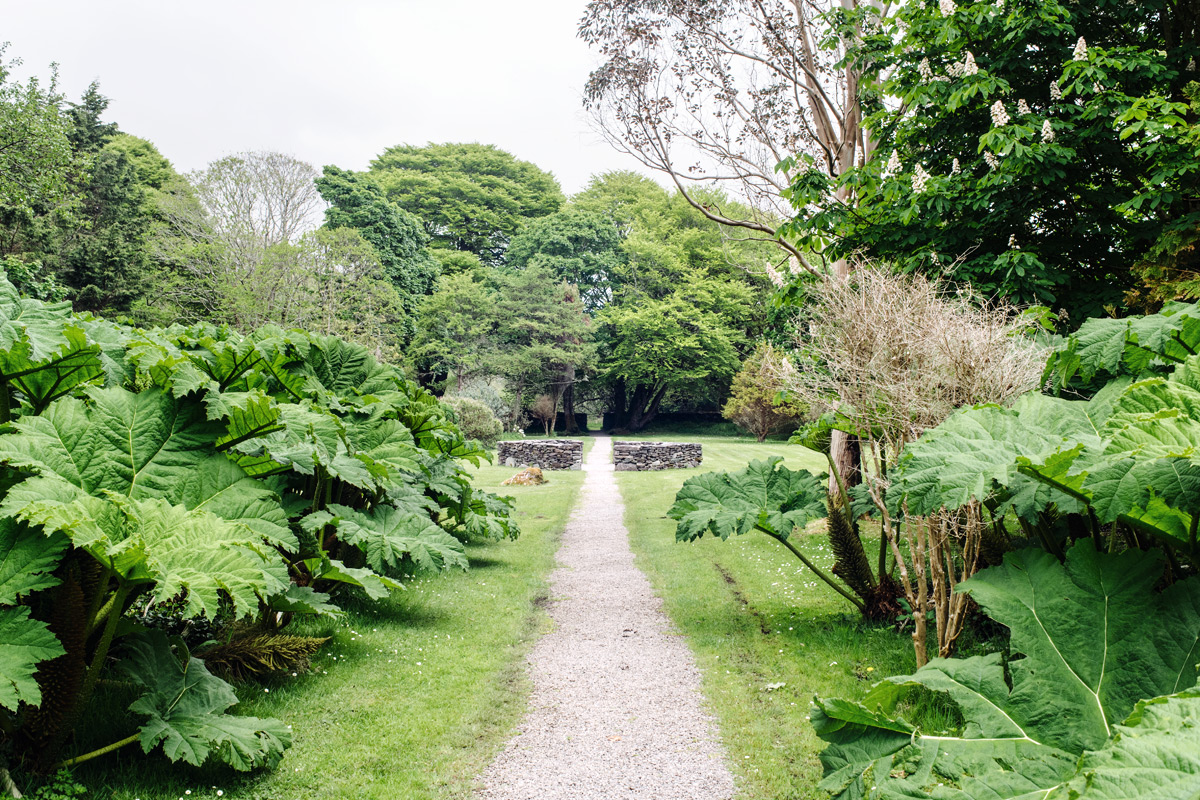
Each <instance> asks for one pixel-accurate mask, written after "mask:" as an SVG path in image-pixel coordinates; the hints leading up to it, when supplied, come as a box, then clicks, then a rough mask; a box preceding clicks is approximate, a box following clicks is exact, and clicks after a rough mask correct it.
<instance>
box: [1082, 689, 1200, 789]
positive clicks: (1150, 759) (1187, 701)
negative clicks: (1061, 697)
mask: <svg viewBox="0 0 1200 800" xmlns="http://www.w3.org/2000/svg"><path fill="white" fill-rule="evenodd" d="M1070 789H1071V795H1070V796H1071V797H1072V798H1079V800H1177V798H1185V797H1186V798H1191V797H1200V695H1198V693H1197V692H1196V691H1195V690H1190V691H1187V692H1181V693H1179V694H1176V695H1172V696H1166V697H1156V698H1153V699H1151V700H1144V701H1142V702H1141V703H1138V705H1137V708H1136V709H1134V711H1133V713H1132V714H1131V715H1130V716H1129V719H1127V720H1126V721H1125V724H1124V725H1119V726H1117V727H1116V729H1115V735H1114V736H1113V739H1112V741H1111V742H1109V744H1108V745H1107V746H1106V747H1104V748H1103V749H1101V750H1097V751H1095V752H1090V753H1085V754H1084V756H1083V759H1082V761H1081V762H1080V769H1079V775H1078V776H1077V777H1076V778H1075V779H1074V780H1072V781H1071V784H1070ZM1064 794H1065V793H1064Z"/></svg>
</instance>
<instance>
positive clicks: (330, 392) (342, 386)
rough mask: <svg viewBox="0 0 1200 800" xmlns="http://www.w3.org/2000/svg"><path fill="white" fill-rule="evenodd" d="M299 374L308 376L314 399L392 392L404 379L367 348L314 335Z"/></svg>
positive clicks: (306, 388) (343, 397)
mask: <svg viewBox="0 0 1200 800" xmlns="http://www.w3.org/2000/svg"><path fill="white" fill-rule="evenodd" d="M296 372H298V373H300V374H303V375H305V377H306V382H305V386H304V388H305V391H306V392H308V393H309V394H310V395H311V396H313V397H320V396H332V397H336V398H339V399H350V398H353V397H357V396H361V395H370V394H376V393H378V392H385V391H392V390H395V388H396V386H397V383H398V382H399V381H400V380H401V378H400V376H399V374H398V373H397V372H396V370H395V368H394V367H390V366H388V365H386V364H380V363H379V362H378V361H376V360H375V357H374V356H372V355H371V353H370V352H369V351H368V350H367V349H366V348H365V347H363V346H362V345H359V344H353V343H351V342H347V341H344V340H342V339H339V338H337V337H335V336H313V337H312V339H311V344H310V347H309V349H308V351H307V353H306V354H305V358H304V360H303V361H302V362H301V363H300V364H299V366H298V367H297V369H296Z"/></svg>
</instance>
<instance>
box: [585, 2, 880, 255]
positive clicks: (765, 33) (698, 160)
mask: <svg viewBox="0 0 1200 800" xmlns="http://www.w3.org/2000/svg"><path fill="white" fill-rule="evenodd" d="M889 5H890V4H888V3H886V2H880V1H879V0H866V2H859V0H840V1H839V2H827V1H826V0H817V2H806V1H805V0H733V2H701V3H697V2H691V1H690V0H591V2H589V3H588V5H587V10H586V11H585V13H584V17H583V19H582V21H581V22H580V27H579V35H580V37H581V38H583V39H584V40H585V41H586V42H587V43H588V44H589V45H591V46H592V47H593V48H595V49H596V50H597V51H598V52H599V54H600V55H601V57H602V58H603V59H604V61H603V63H602V64H601V66H600V67H599V68H597V69H596V70H595V71H594V72H593V73H592V75H591V77H590V79H589V81H588V83H587V87H586V90H585V105H586V106H587V107H588V109H590V111H591V112H592V114H593V117H594V119H595V120H596V123H597V126H598V127H599V129H600V131H601V132H602V133H603V134H604V135H605V137H606V138H607V139H608V140H609V141H610V142H611V143H612V144H613V145H614V146H615V147H616V148H617V149H619V150H622V151H623V152H626V153H629V154H630V155H632V156H634V157H635V158H637V159H638V160H639V161H640V162H641V163H642V164H644V165H645V166H647V167H650V168H651V169H654V170H656V171H658V172H661V173H663V174H665V175H667V176H669V177H670V179H671V181H672V182H673V183H674V184H675V186H676V187H677V188H678V189H679V191H680V193H681V194H682V195H683V197H685V198H687V200H688V201H689V202H691V203H692V205H694V206H695V207H696V208H697V209H699V210H700V211H701V212H702V213H703V214H704V215H705V216H707V217H708V218H709V219H711V220H714V221H716V222H719V223H721V224H722V225H726V226H730V227H731V228H735V229H739V230H740V231H741V232H742V233H743V234H744V235H749V236H755V237H758V238H764V239H774V240H776V241H778V242H779V244H780V245H781V246H782V247H783V248H784V250H785V251H787V253H788V255H790V256H791V257H792V258H795V259H797V260H798V261H799V262H800V263H801V264H802V265H803V266H805V267H806V268H808V269H809V270H810V271H817V266H816V265H813V264H810V263H809V260H808V258H806V256H808V255H810V253H807V252H802V251H801V249H800V248H797V247H796V246H794V245H793V244H792V243H791V242H790V241H788V239H787V237H781V236H779V223H780V222H781V221H782V220H784V219H787V218H789V217H791V216H792V214H793V213H794V212H793V210H792V208H791V206H790V204H789V203H788V201H787V199H786V198H785V197H784V195H785V194H786V190H787V188H788V186H789V185H790V183H791V181H792V179H793V178H794V177H795V176H796V174H797V172H798V169H797V162H796V161H795V160H794V158H793V157H794V156H795V155H796V154H798V153H800V154H805V155H806V156H807V157H808V158H810V159H811V163H812V164H813V165H814V166H815V168H817V169H819V170H821V171H822V172H824V173H825V174H827V175H829V176H832V177H837V176H838V175H841V174H842V173H844V172H846V171H847V170H849V169H852V168H853V167H855V166H859V165H861V164H863V163H864V162H865V161H866V160H867V159H869V158H870V156H871V154H872V152H873V151H874V149H875V143H874V141H873V139H872V137H871V136H870V134H869V133H868V132H867V131H866V130H865V129H864V128H863V125H862V120H863V117H864V113H865V110H866V106H867V105H868V104H869V103H870V102H871V98H872V97H873V95H872V91H871V88H872V87H871V83H872V80H873V77H872V76H873V74H874V73H873V71H872V69H871V68H870V66H869V65H868V64H864V63H863V61H862V60H861V59H860V58H859V54H860V53H861V52H862V48H863V43H864V40H866V39H869V38H870V37H872V36H876V35H878V33H879V31H880V20H881V19H882V18H884V17H886V15H887V14H888V13H889ZM781 164H782V165H784V166H782V167H780V165H781ZM714 183H715V184H717V185H721V186H725V187H728V190H729V193H730V194H732V195H736V196H739V197H741V198H742V199H744V200H746V201H747V202H748V203H749V208H748V209H744V210H740V211H741V213H739V211H734V210H731V209H729V208H727V207H725V206H723V205H721V204H718V203H714V202H712V201H711V200H710V199H706V198H703V197H700V196H698V195H697V194H696V193H695V191H694V188H693V187H695V186H697V185H708V184H714ZM847 199H848V198H847ZM833 269H834V271H835V272H836V273H838V274H844V273H845V272H846V270H847V269H848V265H847V263H846V262H845V261H835V263H834V264H833Z"/></svg>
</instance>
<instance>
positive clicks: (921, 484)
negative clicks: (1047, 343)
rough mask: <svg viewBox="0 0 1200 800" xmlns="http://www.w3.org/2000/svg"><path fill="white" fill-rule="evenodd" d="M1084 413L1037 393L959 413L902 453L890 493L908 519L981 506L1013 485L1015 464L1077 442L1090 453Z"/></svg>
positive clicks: (1090, 428) (1096, 442)
mask: <svg viewBox="0 0 1200 800" xmlns="http://www.w3.org/2000/svg"><path fill="white" fill-rule="evenodd" d="M1089 410H1091V409H1089V405H1088V403H1085V402H1082V401H1069V400H1061V399H1059V398H1056V397H1047V396H1045V395H1041V394H1032V395H1026V396H1025V397H1023V398H1021V400H1019V401H1018V402H1017V403H1016V404H1015V405H1014V407H1013V408H1010V409H1006V408H1001V407H999V406H993V405H986V406H978V407H975V408H968V409H964V410H961V411H959V412H957V413H955V414H952V415H951V416H950V417H949V418H947V419H946V420H945V421H944V422H943V423H942V424H940V425H938V426H937V427H936V428H934V429H932V430H930V431H927V432H926V433H925V434H924V435H923V436H921V438H919V439H918V440H916V441H915V442H912V443H911V444H909V445H908V446H907V447H906V448H905V449H904V453H903V456H902V457H901V460H900V464H899V466H898V469H897V470H896V471H895V472H894V473H893V474H892V486H891V493H892V495H893V496H894V497H899V496H903V497H904V498H905V499H906V500H907V502H908V510H909V511H910V512H911V513H914V514H929V513H932V512H934V511H936V510H937V509H939V508H941V507H943V506H945V507H946V508H959V507H961V506H963V505H965V504H966V503H968V502H969V501H971V500H979V501H987V500H988V499H989V498H992V497H994V496H995V494H996V487H997V484H999V485H1000V486H1001V487H1007V486H1009V485H1010V484H1013V483H1016V482H1017V475H1018V466H1019V459H1022V458H1023V459H1027V460H1028V461H1031V462H1035V463H1041V462H1044V461H1045V460H1046V459H1048V458H1050V457H1051V456H1053V455H1055V454H1057V453H1059V452H1061V451H1064V450H1070V449H1072V448H1075V447H1078V445H1079V444H1080V443H1083V444H1085V445H1089V446H1091V447H1096V448H1098V447H1099V446H1100V437H1099V435H1098V433H1097V427H1098V426H1097V423H1096V421H1095V420H1093V418H1092V416H1090V415H1089ZM1018 487H1019V483H1018ZM1054 499H1056V498H1055V497H1053V496H1050V497H1047V500H1054Z"/></svg>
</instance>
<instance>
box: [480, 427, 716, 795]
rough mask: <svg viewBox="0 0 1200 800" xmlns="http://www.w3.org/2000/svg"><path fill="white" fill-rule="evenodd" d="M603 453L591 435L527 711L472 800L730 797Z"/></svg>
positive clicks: (683, 654)
mask: <svg viewBox="0 0 1200 800" xmlns="http://www.w3.org/2000/svg"><path fill="white" fill-rule="evenodd" d="M611 453H612V443H611V440H609V439H607V438H598V439H597V440H596V442H595V444H594V446H593V447H592V450H591V453H590V454H589V455H588V459H587V463H586V464H585V465H584V469H585V470H586V471H587V476H586V477H585V479H584V484H583V495H582V497H581V499H580V503H579V506H578V507H577V508H576V509H575V512H574V514H573V515H572V517H571V521H570V522H569V523H568V524H567V527H566V530H565V531H564V533H563V541H562V546H561V548H560V549H559V551H558V561H559V566H558V568H557V569H555V570H554V572H552V573H551V575H550V596H551V598H552V602H551V606H550V616H551V618H552V619H553V621H554V628H553V630H552V631H551V632H549V633H547V634H546V635H545V636H543V637H542V638H541V639H540V640H539V641H538V643H537V644H536V645H535V646H534V648H533V651H532V653H531V654H530V656H529V669H530V676H531V678H532V680H533V694H532V696H531V697H530V711H529V714H528V716H527V717H526V718H525V720H524V722H523V723H522V724H521V726H520V728H519V729H518V731H517V735H516V736H515V737H514V738H513V740H512V741H510V742H509V743H508V746H507V747H506V748H505V749H504V751H503V752H502V753H501V754H500V755H499V757H498V758H497V759H496V761H495V762H494V763H493V764H492V765H491V766H490V767H489V768H488V769H487V770H486V771H485V772H484V774H483V776H482V781H483V784H484V788H483V789H482V791H480V793H479V794H478V795H477V797H479V798H484V799H486V800H535V798H536V800H559V799H561V800H609V799H610V798H646V799H647V800H650V799H651V798H653V800H725V799H726V798H730V797H732V796H733V778H732V777H731V776H730V774H729V770H728V768H727V766H726V763H725V755H724V751H723V750H722V748H721V745H720V743H719V741H718V737H717V731H716V725H715V723H714V722H713V719H712V717H711V716H709V715H708V714H707V713H706V712H705V711H704V709H703V708H702V707H701V695H700V673H699V671H698V670H697V669H696V666H695V664H694V662H693V660H692V654H691V652H690V651H689V650H688V648H687V645H686V644H685V643H684V641H683V639H682V637H681V636H680V635H679V634H678V633H676V632H674V631H673V630H672V629H671V626H670V623H669V622H668V620H667V618H666V616H665V615H664V614H663V611H662V603H661V601H660V600H659V599H658V598H657V597H655V596H654V592H653V591H652V590H651V588H650V582H649V581H648V580H647V579H646V576H645V575H643V574H642V573H641V571H640V570H638V568H637V567H636V566H634V563H633V552H632V551H631V550H630V549H629V539H628V532H627V531H626V530H625V525H624V520H623V517H624V512H625V507H624V504H623V503H622V502H621V495H620V494H619V492H618V491H617V482H616V479H615V477H614V474H613V467H612V459H611Z"/></svg>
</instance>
